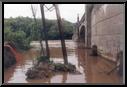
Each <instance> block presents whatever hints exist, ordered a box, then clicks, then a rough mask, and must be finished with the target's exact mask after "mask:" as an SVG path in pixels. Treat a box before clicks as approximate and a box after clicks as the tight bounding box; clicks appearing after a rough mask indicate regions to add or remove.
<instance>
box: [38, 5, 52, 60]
mask: <svg viewBox="0 0 127 87" xmlns="http://www.w3.org/2000/svg"><path fill="white" fill-rule="evenodd" d="M40 8H41V16H42V25H43V29H42V30H41V33H44V39H45V43H46V56H47V57H48V58H50V53H49V46H48V40H47V35H48V34H47V31H46V26H45V14H44V4H40ZM43 30H44V32H43Z"/></svg>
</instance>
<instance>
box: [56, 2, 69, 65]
mask: <svg viewBox="0 0 127 87" xmlns="http://www.w3.org/2000/svg"><path fill="white" fill-rule="evenodd" d="M54 7H55V10H56V16H57V22H58V29H59V32H60V37H61V44H62V52H63V58H64V64H67V65H68V60H67V51H66V46H65V40H64V35H63V27H62V21H61V17H60V12H59V8H58V5H56V4H54Z"/></svg>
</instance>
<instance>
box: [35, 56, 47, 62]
mask: <svg viewBox="0 0 127 87" xmlns="http://www.w3.org/2000/svg"><path fill="white" fill-rule="evenodd" d="M37 61H38V62H49V58H48V57H47V56H40V57H38V58H37Z"/></svg>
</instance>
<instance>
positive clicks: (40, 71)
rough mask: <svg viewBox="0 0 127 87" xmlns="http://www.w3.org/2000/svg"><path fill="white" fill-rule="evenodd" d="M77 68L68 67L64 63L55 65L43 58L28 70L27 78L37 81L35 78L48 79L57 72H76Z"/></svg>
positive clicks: (38, 59)
mask: <svg viewBox="0 0 127 87" xmlns="http://www.w3.org/2000/svg"><path fill="white" fill-rule="evenodd" d="M75 71H76V67H75V65H72V64H71V63H69V64H68V65H65V64H62V63H54V62H53V61H50V60H49V58H48V57H47V56H41V57H39V58H37V63H36V64H35V65H34V66H33V67H31V68H29V69H28V71H27V72H26V76H27V78H28V79H35V78H40V79H44V78H48V77H51V76H53V75H55V73H57V72H70V73H72V72H75Z"/></svg>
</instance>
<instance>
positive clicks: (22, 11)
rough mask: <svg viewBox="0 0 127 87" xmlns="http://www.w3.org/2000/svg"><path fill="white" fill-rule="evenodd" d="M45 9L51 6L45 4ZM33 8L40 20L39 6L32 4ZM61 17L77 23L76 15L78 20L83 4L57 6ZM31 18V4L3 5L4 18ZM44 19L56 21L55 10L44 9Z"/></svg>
mask: <svg viewBox="0 0 127 87" xmlns="http://www.w3.org/2000/svg"><path fill="white" fill-rule="evenodd" d="M46 6H47V7H51V6H52V4H46ZM33 7H35V8H36V9H37V17H38V18H40V17H41V14H40V8H39V5H37V4H34V5H33ZM59 9H60V14H61V17H62V18H64V19H65V20H68V21H70V22H73V23H75V22H76V21H77V14H79V18H81V17H82V15H83V14H84V12H85V5H84V4H59ZM18 16H23V17H27V16H28V17H32V11H31V4H4V18H9V17H18ZM45 17H46V18H47V19H56V14H55V10H53V11H51V12H49V11H47V9H46V8H45Z"/></svg>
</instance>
